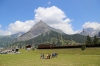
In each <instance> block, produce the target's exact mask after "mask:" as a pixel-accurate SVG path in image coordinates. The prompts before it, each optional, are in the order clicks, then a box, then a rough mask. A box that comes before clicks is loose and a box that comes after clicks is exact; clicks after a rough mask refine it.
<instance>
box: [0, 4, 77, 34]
mask: <svg viewBox="0 0 100 66" xmlns="http://www.w3.org/2000/svg"><path fill="white" fill-rule="evenodd" d="M50 3H51V2H50ZM34 12H35V15H34V20H27V21H25V22H22V21H15V22H14V23H11V24H9V26H8V29H7V30H0V35H10V34H14V33H18V32H27V31H28V30H29V29H30V28H31V27H32V26H33V25H34V24H35V23H37V22H39V21H40V20H43V21H44V22H46V23H47V24H48V25H50V26H51V27H54V28H56V29H61V30H63V31H64V32H65V33H67V34H73V33H76V32H77V31H73V27H72V25H71V21H72V20H71V19H70V18H68V17H67V16H66V14H65V13H64V12H63V11H62V10H61V9H60V8H58V7H56V6H52V7H47V8H44V7H38V8H37V9H35V10H34Z"/></svg>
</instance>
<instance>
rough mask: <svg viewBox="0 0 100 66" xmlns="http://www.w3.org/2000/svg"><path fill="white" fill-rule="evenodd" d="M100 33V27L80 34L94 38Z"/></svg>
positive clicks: (87, 29)
mask: <svg viewBox="0 0 100 66" xmlns="http://www.w3.org/2000/svg"><path fill="white" fill-rule="evenodd" d="M99 32H100V27H98V28H96V29H93V28H85V29H84V30H83V31H82V32H80V33H79V34H81V35H85V36H87V35H89V36H90V37H94V36H95V35H97V34H99Z"/></svg>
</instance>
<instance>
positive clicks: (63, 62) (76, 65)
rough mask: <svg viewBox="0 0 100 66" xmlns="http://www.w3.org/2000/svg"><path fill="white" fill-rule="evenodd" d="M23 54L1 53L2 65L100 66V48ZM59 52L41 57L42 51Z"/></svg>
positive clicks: (53, 50) (0, 61)
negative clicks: (45, 57) (51, 56)
mask: <svg viewBox="0 0 100 66" xmlns="http://www.w3.org/2000/svg"><path fill="white" fill-rule="evenodd" d="M20 52H21V54H0V66H99V65H100V48H95V49H94V48H87V49H86V50H85V51H82V50H81V49H46V50H38V49H36V50H34V51H26V50H25V49H21V50H20ZM53 52H57V53H58V57H57V58H53V59H40V53H44V55H45V56H46V54H47V53H53Z"/></svg>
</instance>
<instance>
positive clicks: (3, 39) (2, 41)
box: [0, 32, 24, 47]
mask: <svg viewBox="0 0 100 66" xmlns="http://www.w3.org/2000/svg"><path fill="white" fill-rule="evenodd" d="M22 34H24V33H23V32H19V33H16V34H12V35H7V36H0V46H1V47H4V46H5V47H7V46H8V44H12V43H14V42H16V40H17V38H18V37H19V36H20V35H22Z"/></svg>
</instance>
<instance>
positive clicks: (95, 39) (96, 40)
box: [93, 36, 98, 45]
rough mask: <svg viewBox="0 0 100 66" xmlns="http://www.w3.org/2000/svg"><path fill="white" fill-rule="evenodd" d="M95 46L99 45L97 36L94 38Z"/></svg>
mask: <svg viewBox="0 0 100 66" xmlns="http://www.w3.org/2000/svg"><path fill="white" fill-rule="evenodd" d="M93 44H94V45H96V44H98V38H97V37H96V36H94V39H93Z"/></svg>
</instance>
